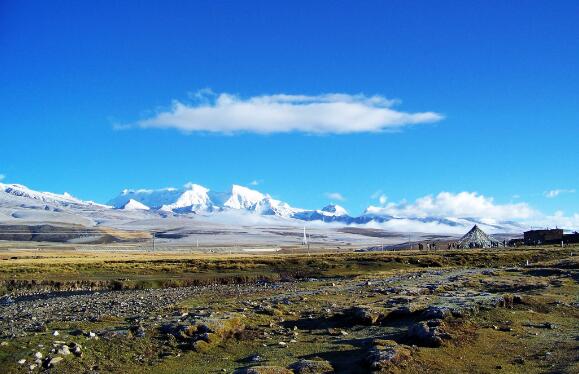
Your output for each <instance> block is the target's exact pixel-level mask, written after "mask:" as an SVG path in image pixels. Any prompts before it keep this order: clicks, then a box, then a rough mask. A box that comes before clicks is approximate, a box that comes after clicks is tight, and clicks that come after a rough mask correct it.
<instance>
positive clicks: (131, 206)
mask: <svg viewBox="0 0 579 374" xmlns="http://www.w3.org/2000/svg"><path fill="white" fill-rule="evenodd" d="M121 209H124V210H149V209H150V208H149V207H148V206H146V205H145V204H143V203H140V202H138V201H137V200H133V199H129V201H127V203H126V204H125V205H123V207H122V208H121Z"/></svg>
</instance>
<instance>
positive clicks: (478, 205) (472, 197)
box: [367, 192, 537, 220]
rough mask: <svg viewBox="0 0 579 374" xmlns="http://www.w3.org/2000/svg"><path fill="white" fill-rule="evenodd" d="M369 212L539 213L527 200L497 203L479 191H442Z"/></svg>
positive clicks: (507, 216) (501, 216) (511, 216)
mask: <svg viewBox="0 0 579 374" xmlns="http://www.w3.org/2000/svg"><path fill="white" fill-rule="evenodd" d="M367 212H368V213H380V214H387V215H391V216H394V217H402V218H424V217H469V218H485V219H493V220H517V219H527V218H530V217H533V216H534V215H536V214H537V212H536V211H535V210H533V209H532V208H531V207H529V205H528V204H526V203H516V204H496V203H495V202H494V199H493V198H492V197H487V196H484V195H480V194H478V193H476V192H459V193H456V194H454V193H451V192H440V193H439V194H438V195H436V196H432V195H428V196H424V197H421V198H419V199H416V201H415V202H413V203H408V202H406V201H402V202H399V203H388V204H386V205H385V206H383V207H369V208H368V210H367Z"/></svg>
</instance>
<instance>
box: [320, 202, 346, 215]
mask: <svg viewBox="0 0 579 374" xmlns="http://www.w3.org/2000/svg"><path fill="white" fill-rule="evenodd" d="M322 212H324V213H325V214H327V215H331V216H347V215H348V211H347V210H346V209H344V208H343V207H341V206H339V205H337V204H330V205H326V206H325V207H323V208H322Z"/></svg>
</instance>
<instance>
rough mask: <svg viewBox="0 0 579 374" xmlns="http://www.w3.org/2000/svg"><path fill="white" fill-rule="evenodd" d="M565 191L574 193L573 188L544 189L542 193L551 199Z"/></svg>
mask: <svg viewBox="0 0 579 374" xmlns="http://www.w3.org/2000/svg"><path fill="white" fill-rule="evenodd" d="M566 193H575V189H555V190H549V191H545V192H544V193H543V195H545V197H547V198H549V199H552V198H554V197H557V196H559V195H561V194H566Z"/></svg>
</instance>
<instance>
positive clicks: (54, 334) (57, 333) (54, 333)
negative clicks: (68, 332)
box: [52, 331, 60, 336]
mask: <svg viewBox="0 0 579 374" xmlns="http://www.w3.org/2000/svg"><path fill="white" fill-rule="evenodd" d="M58 335H60V333H59V332H58V331H54V332H53V333H52V336H58Z"/></svg>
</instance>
